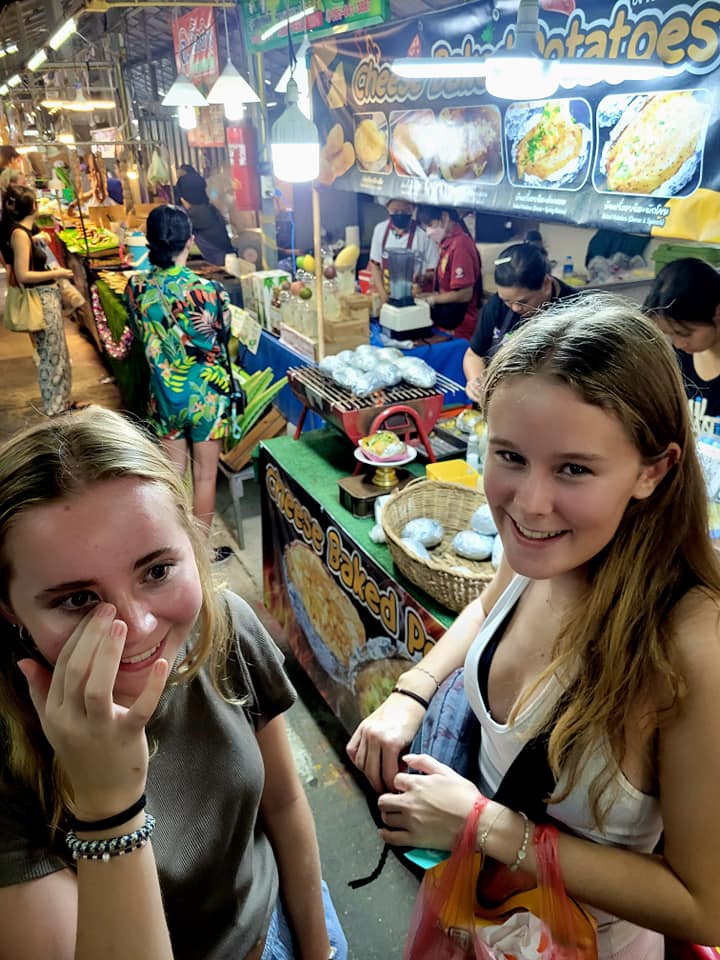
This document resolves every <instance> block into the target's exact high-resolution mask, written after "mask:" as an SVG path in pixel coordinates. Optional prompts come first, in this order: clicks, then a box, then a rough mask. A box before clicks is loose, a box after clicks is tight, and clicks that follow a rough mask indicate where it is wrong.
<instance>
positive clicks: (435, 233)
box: [425, 227, 445, 246]
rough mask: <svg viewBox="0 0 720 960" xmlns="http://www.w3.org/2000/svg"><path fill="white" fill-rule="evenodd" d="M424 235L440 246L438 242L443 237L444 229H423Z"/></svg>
mask: <svg viewBox="0 0 720 960" xmlns="http://www.w3.org/2000/svg"><path fill="white" fill-rule="evenodd" d="M425 233H426V234H427V235H428V236H429V237H430V239H431V240H434V241H435V243H436V244H437V245H438V246H440V241H441V240H442V238H443V237H444V236H445V228H444V227H425Z"/></svg>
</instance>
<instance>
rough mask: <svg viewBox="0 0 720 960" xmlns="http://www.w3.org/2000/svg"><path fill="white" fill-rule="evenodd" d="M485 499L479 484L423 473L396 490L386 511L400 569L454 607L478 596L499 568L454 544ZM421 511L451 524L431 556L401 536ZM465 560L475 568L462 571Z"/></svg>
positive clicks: (388, 532)
mask: <svg viewBox="0 0 720 960" xmlns="http://www.w3.org/2000/svg"><path fill="white" fill-rule="evenodd" d="M483 503H485V497H484V495H483V494H482V493H481V492H480V491H479V490H473V489H472V488H470V487H467V486H465V485H464V484H461V483H443V482H442V481H440V480H426V479H425V478H424V477H419V478H418V479H417V480H412V481H411V482H410V483H408V484H407V485H406V486H405V487H403V489H402V490H400V491H398V492H397V493H396V494H394V495H393V496H392V498H391V499H390V500H388V502H387V503H386V504H385V506H384V508H383V511H382V514H381V515H380V516H381V523H382V527H383V530H384V531H385V538H386V540H387V545H388V549H389V550H390V554H391V556H392V558H393V560H394V562H395V564H396V566H397V567H398V569H399V570H400V572H401V573H402V574H404V575H405V576H406V577H407V578H408V580H410V581H411V582H412V583H414V584H415V585H416V586H418V587H420V588H421V589H422V590H424V591H425V592H426V593H429V594H430V596H431V597H432V598H433V599H434V600H437V601H438V602H439V603H442V604H443V605H444V606H446V607H449V608H450V610H455V611H459V610H462V609H463V607H465V606H467V604H468V603H470V601H471V600H475V598H476V597H478V596H479V595H480V593H481V592H482V589H483V586H484V585H485V584H486V583H489V581H490V580H492V578H493V576H494V573H495V571H494V570H493V566H492V564H491V563H490V562H489V561H478V560H465V559H464V558H463V557H458V556H457V554H456V553H455V552H454V551H453V550H452V548H451V546H450V544H451V543H452V540H453V538H454V536H455V534H456V533H459V532H460V531H461V530H469V529H470V518H471V517H472V515H473V513H474V512H475V510H477V508H478V507H479V506H480V505H481V504H483ZM417 517H430V518H432V519H433V520H438V521H439V522H440V523H441V524H442V525H443V527H444V528H445V536H444V537H443V540H442V543H441V544H439V545H438V546H437V547H435V548H434V549H433V550H432V553H431V557H432V559H431V560H421V559H420V558H419V557H417V556H415V554H414V553H411V552H410V551H409V550H407V548H406V547H405V545H404V544H403V542H402V540H401V539H400V534H401V532H402V530H403V528H404V527H405V524H406V523H408V522H409V521H410V520H415V519H416V518H417ZM460 566H462V567H465V568H466V569H467V570H468V571H471V572H470V573H464V572H462V571H459V570H458V569H457V568H458V567H460Z"/></svg>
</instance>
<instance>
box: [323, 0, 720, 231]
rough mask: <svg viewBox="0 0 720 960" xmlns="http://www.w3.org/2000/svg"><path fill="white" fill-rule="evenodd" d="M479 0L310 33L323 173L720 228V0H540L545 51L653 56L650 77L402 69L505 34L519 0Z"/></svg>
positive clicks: (550, 211)
mask: <svg viewBox="0 0 720 960" xmlns="http://www.w3.org/2000/svg"><path fill="white" fill-rule="evenodd" d="M509 6H510V5H508V4H504V5H503V7H502V11H500V10H499V9H497V8H495V7H494V6H493V4H492V3H490V2H486V0H483V2H478V3H469V4H466V5H465V6H462V7H456V8H454V9H452V10H449V11H442V12H439V13H436V14H432V15H429V16H424V17H423V18H422V19H411V20H404V21H400V22H397V23H393V24H391V25H387V26H385V27H382V28H378V29H376V30H373V31H370V32H367V33H365V34H364V35H362V36H360V35H357V34H355V35H353V36H340V37H333V38H329V39H326V40H319V41H317V42H314V43H313V44H312V57H311V74H312V83H313V91H312V96H313V112H314V117H315V120H316V122H317V124H318V127H319V129H320V133H321V139H322V150H321V168H320V177H319V180H320V183H322V184H324V185H325V186H333V187H337V188H339V189H343V190H353V191H362V192H365V193H370V194H379V195H383V196H395V197H401V196H402V197H407V198H408V199H409V200H413V201H422V202H426V203H442V204H450V205H453V206H460V207H473V208H476V209H481V210H488V211H498V212H502V213H505V214H512V213H515V214H516V215H519V216H526V217H529V218H533V219H541V220H560V221H564V222H568V223H573V224H578V225H585V226H605V227H611V228H614V229H619V230H626V231H628V232H632V233H640V234H643V233H644V234H654V235H659V236H671V237H680V238H686V239H694V240H706V241H709V242H720V192H719V191H720V120H719V109H720V107H719V104H718V97H719V95H720V71H719V70H718V66H719V63H720V43H719V37H720V6H719V5H718V4H717V2H715V0H696V2H695V3H689V4H677V3H672V2H670V0H656V2H653V3H652V4H651V5H650V4H647V3H643V2H639V0H617V2H616V3H614V4H613V5H612V6H608V4H606V3H604V2H600V0H597V2H596V0H580V2H579V3H576V0H541V7H542V10H541V14H540V23H539V31H538V46H539V49H540V51H541V53H542V55H543V56H544V57H546V58H550V59H558V58H560V59H562V60H567V61H570V62H572V61H573V60H575V61H577V60H579V59H582V60H585V61H590V62H591V61H592V60H594V59H598V58H603V59H604V58H607V59H610V60H627V61H629V62H630V63H633V62H635V63H638V62H639V63H645V62H648V61H652V62H659V63H660V64H661V65H665V66H666V67H667V73H666V74H665V75H663V76H662V77H658V78H656V79H653V80H651V81H648V80H644V81H642V82H641V81H626V82H623V83H622V84H618V85H614V86H612V85H609V84H607V83H606V82H602V81H601V82H598V83H593V84H589V85H584V86H567V87H562V86H561V87H560V88H559V89H558V91H557V93H556V94H554V95H553V97H552V99H550V100H547V101H525V102H511V101H506V100H500V99H494V98H493V97H491V96H490V95H489V94H488V93H486V91H485V84H484V81H483V79H478V78H464V79H423V80H412V79H403V78H402V77H399V76H398V75H397V74H395V73H394V72H393V71H392V69H391V66H390V65H391V63H392V61H393V60H395V59H396V58H405V57H413V56H418V57H434V58H448V57H450V58H452V57H459V56H462V57H472V56H478V57H487V56H489V55H491V54H492V53H494V52H497V51H502V50H508V49H511V48H512V46H513V42H514V37H515V11H514V10H513V11H510V10H508V7H509Z"/></svg>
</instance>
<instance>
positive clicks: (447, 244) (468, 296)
mask: <svg viewBox="0 0 720 960" xmlns="http://www.w3.org/2000/svg"><path fill="white" fill-rule="evenodd" d="M418 218H419V220H420V223H421V224H422V225H423V226H425V228H426V232H427V234H428V236H429V237H430V238H431V239H432V240H434V241H435V242H436V243H437V244H439V247H440V259H439V262H438V266H437V269H436V271H435V278H434V283H433V290H432V292H430V293H427V294H424V293H422V291H419V293H418V296H420V297H422V298H423V299H424V300H426V301H427V303H428V304H429V306H430V310H431V317H432V322H433V326H435V327H438V328H439V329H440V330H442V331H443V332H445V333H450V334H451V335H452V336H453V337H461V338H462V337H464V338H465V339H466V340H469V339H470V337H471V336H472V335H473V332H474V330H475V326H476V324H477V311H478V304H479V303H480V301H481V299H482V270H481V263H480V254H479V253H478V251H477V247H476V246H475V241H474V240H473V238H472V237H471V236H470V233H469V232H468V229H467V227H466V226H465V224H464V223H463V222H462V220H461V219H460V214H459V213H458V211H457V210H455V209H454V208H453V207H421V208H420V210H419V211H418Z"/></svg>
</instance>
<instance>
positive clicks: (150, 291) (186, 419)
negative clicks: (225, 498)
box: [126, 205, 230, 550]
mask: <svg viewBox="0 0 720 960" xmlns="http://www.w3.org/2000/svg"><path fill="white" fill-rule="evenodd" d="M146 233H147V242H148V247H149V260H150V263H151V264H152V265H153V266H152V269H151V270H150V271H149V273H147V274H136V275H135V276H134V277H133V278H132V279H131V281H130V283H129V284H128V288H127V294H126V296H127V300H128V305H129V308H130V317H131V323H132V325H133V326H134V328H135V330H136V332H137V335H138V336H139V337H140V338H141V340H142V342H143V344H144V348H145V356H146V357H147V361H148V364H149V366H150V393H149V402H148V414H147V419H148V422H149V424H150V426H151V428H152V429H153V431H154V432H155V434H156V435H157V436H158V437H159V438H160V441H161V443H162V445H163V447H164V449H165V452H166V453H167V455H168V456H169V457H170V459H171V460H172V462H173V463H174V464H175V466H176V467H177V469H178V470H179V471H180V473H181V474H182V475H184V474H185V470H186V468H187V462H188V456H190V454H191V457H190V459H191V467H192V480H193V509H194V512H195V515H196V517H197V518H198V520H200V521H201V523H203V524H204V525H205V527H206V528H207V529H208V530H209V529H210V524H211V522H212V516H213V511H214V509H215V480H216V476H217V467H218V458H219V456H220V451H221V447H222V442H223V438H224V437H225V436H226V435H227V432H228V429H229V426H228V419H227V413H228V406H229V378H228V374H227V369H226V367H225V365H224V363H223V349H224V348H223V344H222V338H223V337H224V336H225V335H226V331H227V330H228V328H229V319H230V318H229V300H228V297H227V294H226V293H225V291H224V290H223V289H222V288H221V287H219V286H218V285H216V284H214V283H211V282H210V281H208V280H204V279H202V278H201V277H199V276H198V275H197V274H196V273H194V272H193V271H192V270H189V269H188V267H187V266H186V262H187V257H188V253H189V251H190V247H191V245H192V242H193V236H192V227H191V224H190V218H189V217H188V215H187V214H186V213H185V211H184V210H181V209H180V208H179V207H175V206H170V205H167V206H162V207H156V208H155V209H154V210H152V211H151V213H150V215H149V217H148V220H147V231H146ZM222 549H223V548H221V550H222Z"/></svg>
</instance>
